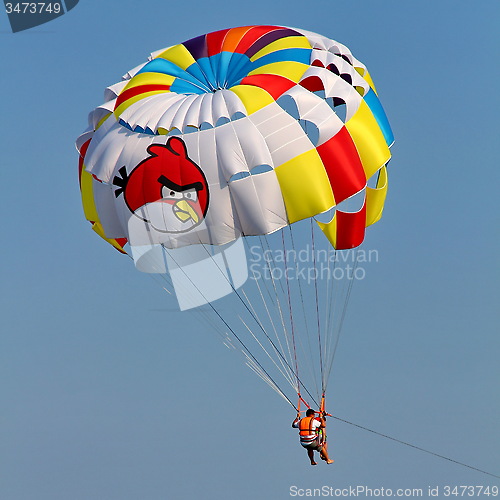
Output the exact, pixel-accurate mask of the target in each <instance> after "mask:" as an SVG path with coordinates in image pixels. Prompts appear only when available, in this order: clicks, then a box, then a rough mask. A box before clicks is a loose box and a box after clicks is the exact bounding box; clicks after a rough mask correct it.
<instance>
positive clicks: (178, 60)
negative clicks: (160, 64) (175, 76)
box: [155, 44, 196, 69]
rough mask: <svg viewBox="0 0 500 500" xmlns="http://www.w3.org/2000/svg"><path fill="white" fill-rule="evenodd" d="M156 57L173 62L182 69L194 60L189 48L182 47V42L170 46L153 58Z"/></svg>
mask: <svg viewBox="0 0 500 500" xmlns="http://www.w3.org/2000/svg"><path fill="white" fill-rule="evenodd" d="M158 58H161V59H166V60H167V61H170V62H173V63H174V64H175V65H177V66H179V68H182V69H186V68H189V66H191V64H193V63H195V62H196V61H195V59H194V57H193V56H192V55H191V52H189V50H188V49H186V47H184V45H182V44H180V45H174V46H173V47H170V48H169V49H167V50H165V52H162V53H161V54H160V55H159V56H158V57H157V58H155V59H158Z"/></svg>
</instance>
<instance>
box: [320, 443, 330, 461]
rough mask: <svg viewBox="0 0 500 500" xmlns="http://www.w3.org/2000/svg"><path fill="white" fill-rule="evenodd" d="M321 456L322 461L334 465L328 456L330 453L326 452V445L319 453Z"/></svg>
mask: <svg viewBox="0 0 500 500" xmlns="http://www.w3.org/2000/svg"><path fill="white" fill-rule="evenodd" d="M319 456H320V457H321V459H322V460H324V461H325V462H326V463H327V464H332V463H333V460H330V457H329V456H328V451H327V450H326V443H325V444H324V445H323V447H322V448H321V450H320V451H319Z"/></svg>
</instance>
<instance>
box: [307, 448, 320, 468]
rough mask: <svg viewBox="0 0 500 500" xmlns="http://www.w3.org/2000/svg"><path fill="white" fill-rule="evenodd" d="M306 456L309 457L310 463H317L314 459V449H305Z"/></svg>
mask: <svg viewBox="0 0 500 500" xmlns="http://www.w3.org/2000/svg"><path fill="white" fill-rule="evenodd" d="M307 456H308V457H309V460H310V461H311V465H318V464H317V463H316V462H315V461H314V450H311V449H310V448H308V449H307Z"/></svg>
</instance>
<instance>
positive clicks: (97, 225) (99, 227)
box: [92, 222, 126, 253]
mask: <svg viewBox="0 0 500 500" xmlns="http://www.w3.org/2000/svg"><path fill="white" fill-rule="evenodd" d="M92 229H93V230H94V231H95V232H96V233H97V234H98V235H99V236H100V237H101V238H102V239H103V240H106V241H107V242H108V243H109V244H110V245H112V246H114V247H115V248H116V249H117V250H120V252H123V253H126V252H125V251H124V250H123V247H122V246H121V245H119V244H118V242H117V241H116V240H115V239H113V238H108V237H107V236H106V234H105V233H104V229H103V227H102V225H101V223H100V222H96V223H95V224H92Z"/></svg>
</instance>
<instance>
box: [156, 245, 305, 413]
mask: <svg viewBox="0 0 500 500" xmlns="http://www.w3.org/2000/svg"><path fill="white" fill-rule="evenodd" d="M161 246H162V247H163V248H165V246H164V244H163V243H162V244H161ZM172 260H173V261H174V262H175V264H176V265H177V267H178V268H179V269H183V268H182V266H179V264H178V263H177V262H176V261H175V259H174V258H173V257H172ZM183 273H184V275H185V276H186V278H187V279H188V280H189V281H190V282H191V284H192V285H193V286H194V287H195V288H196V290H197V291H198V293H199V294H200V295H201V296H202V297H203V298H204V299H205V301H206V303H207V304H208V305H209V306H210V308H211V309H212V311H213V312H214V313H215V314H216V315H217V316H218V317H219V319H220V320H221V321H222V322H223V323H224V325H226V328H228V330H229V331H230V332H231V333H232V334H233V335H234V338H235V339H236V340H237V341H238V342H239V343H240V345H241V346H242V347H243V349H244V354H245V356H247V359H248V357H250V358H251V359H252V360H253V362H254V363H255V365H256V366H258V367H259V369H260V370H262V372H263V373H264V374H265V375H266V376H267V377H268V379H269V380H270V381H271V382H272V384H273V387H274V388H275V390H276V391H277V392H278V393H279V394H281V396H282V397H283V398H284V399H285V400H286V401H288V403H290V405H291V406H292V407H293V408H294V409H295V410H296V409H297V407H296V406H295V405H294V404H293V403H292V402H291V400H290V399H289V398H288V397H287V395H286V394H285V393H284V391H283V390H282V389H281V388H280V386H279V385H278V384H277V383H276V382H275V381H274V380H273V378H272V377H271V375H269V373H267V371H266V370H265V368H264V367H263V366H262V365H261V364H260V363H259V361H258V360H257V359H256V358H255V356H254V355H253V354H252V353H251V352H250V350H249V349H248V347H247V346H246V345H245V344H244V343H243V341H242V340H241V339H240V337H239V336H238V335H237V334H236V332H235V331H234V330H233V329H232V328H231V326H230V325H229V323H228V322H227V321H226V320H225V319H224V318H223V317H222V315H221V314H220V312H219V311H217V309H216V308H215V307H214V305H213V304H212V303H211V302H210V301H208V300H207V299H206V297H205V296H204V295H203V293H202V291H201V290H200V289H199V288H198V287H197V286H196V283H194V282H193V280H192V279H191V278H190V277H189V276H188V275H187V273H186V272H185V271H184V270H183Z"/></svg>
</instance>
